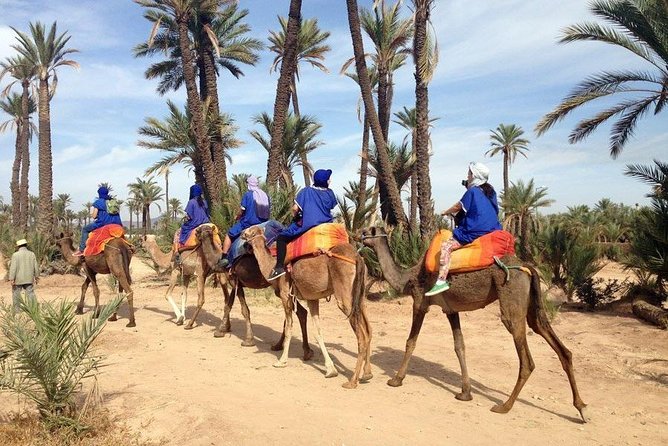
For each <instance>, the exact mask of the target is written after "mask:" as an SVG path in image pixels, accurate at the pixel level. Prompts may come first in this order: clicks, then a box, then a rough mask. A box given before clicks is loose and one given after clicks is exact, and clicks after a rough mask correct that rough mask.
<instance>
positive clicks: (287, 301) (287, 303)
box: [274, 276, 292, 367]
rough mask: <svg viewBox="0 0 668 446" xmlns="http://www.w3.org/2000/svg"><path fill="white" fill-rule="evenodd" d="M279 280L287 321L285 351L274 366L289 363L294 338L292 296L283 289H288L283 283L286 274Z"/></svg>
mask: <svg viewBox="0 0 668 446" xmlns="http://www.w3.org/2000/svg"><path fill="white" fill-rule="evenodd" d="M277 280H279V281H281V283H280V285H279V289H280V290H282V291H281V293H280V298H281V302H282V303H283V312H284V313H285V323H284V324H283V352H282V353H281V357H280V358H279V360H278V361H277V362H275V363H274V367H285V366H287V365H288V355H289V353H290V341H291V340H292V298H291V297H290V295H289V294H288V292H287V291H283V290H287V286H286V285H285V284H284V283H282V281H284V280H286V279H285V276H283V277H280V278H278V279H277Z"/></svg>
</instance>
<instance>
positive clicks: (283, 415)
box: [0, 264, 668, 446]
mask: <svg viewBox="0 0 668 446" xmlns="http://www.w3.org/2000/svg"><path fill="white" fill-rule="evenodd" d="M132 268H133V273H134V276H135V282H136V288H135V290H136V291H135V295H136V298H135V302H136V304H135V305H136V308H137V314H136V318H137V324H138V326H137V328H134V329H128V328H126V327H125V323H126V322H127V310H126V309H125V307H122V309H121V312H120V315H121V316H123V318H122V319H121V320H119V321H118V322H116V323H109V324H108V325H107V328H106V329H105V332H104V333H103V334H102V335H101V337H100V339H99V343H98V344H99V345H98V347H99V351H101V352H102V353H104V354H106V355H107V364H108V366H107V367H105V368H104V369H103V373H102V374H101V375H100V385H101V388H102V390H103V392H104V393H105V397H106V404H107V406H108V407H109V408H111V410H112V411H113V412H114V413H117V414H118V415H119V417H120V418H121V419H125V420H128V421H129V423H130V425H131V426H132V427H133V428H135V429H137V430H141V431H142V432H143V435H145V436H146V437H148V438H154V439H160V438H162V439H165V440H166V443H167V444H174V445H176V444H182V443H185V442H187V443H188V444H189V445H193V446H199V445H226V444H230V445H232V444H234V445H237V444H292V445H311V444H324V445H330V444H331V445H344V444H345V445H357V444H388V445H400V444H474V445H475V444H481V445H482V444H492V443H494V444H495V445H509V446H510V445H513V446H515V445H518V444H520V445H524V444H549V445H562V444H563V445H571V444H572V445H575V444H583V443H585V444H604V445H625V444H629V445H651V444H656V445H659V444H667V443H668V342H667V341H668V332H666V331H661V330H658V329H655V328H653V327H650V326H648V325H645V324H642V323H640V322H639V321H637V320H635V319H632V318H627V317H617V316H610V315H603V314H591V313H578V312H562V313H561V314H560V315H559V316H558V317H557V319H556V320H555V321H554V322H553V326H554V328H555V331H556V332H557V334H558V335H559V336H560V337H561V339H562V341H563V342H564V343H565V344H566V345H567V347H568V348H570V349H571V351H572V352H573V356H574V361H575V368H576V377H577V379H578V384H579V387H580V392H581V394H582V397H583V399H584V400H585V402H587V403H588V404H589V409H590V414H591V416H592V422H591V423H589V424H586V425H583V424H581V423H580V422H579V421H578V416H577V415H578V414H577V411H576V410H575V408H574V407H573V406H572V404H571V395H570V389H569V386H568V381H567V379H566V376H565V374H564V372H563V370H562V369H561V365H560V363H559V361H558V359H557V357H556V354H554V352H553V351H552V350H551V349H550V348H549V346H548V345H547V344H546V343H545V342H544V341H543V339H542V338H540V337H539V336H537V335H534V334H531V335H530V336H529V346H530V349H531V352H532V355H533V358H534V361H535V363H536V370H535V371H534V373H533V374H532V376H531V378H530V379H529V381H528V383H527V385H526V386H525V388H524V390H523V391H522V393H521V395H520V398H519V399H518V401H517V403H516V404H515V407H514V408H513V410H512V411H511V412H510V413H509V414H507V415H498V414H494V413H492V412H490V411H489V409H490V407H492V406H493V405H494V404H496V403H498V402H499V401H501V400H504V399H505V398H506V397H507V395H508V393H509V392H510V390H511V389H512V386H513V385H514V383H515V379H516V376H517V370H518V361H517V357H516V354H515V349H514V346H513V343H512V339H511V337H510V335H509V334H508V332H507V331H506V330H505V328H504V327H503V325H502V324H501V322H500V321H499V319H498V305H491V306H489V307H488V308H486V309H484V310H480V311H477V312H473V313H465V314H462V327H463V330H464V336H465V340H466V348H467V350H466V354H467V360H468V365H469V371H470V374H471V379H472V384H473V394H474V399H473V401H471V402H460V401H457V400H455V399H454V397H453V396H454V394H455V393H456V392H458V391H459V385H460V380H459V366H458V363H457V359H456V356H455V354H454V351H453V346H452V337H451V332H450V329H449V325H448V323H447V319H446V318H445V317H444V315H443V314H442V313H440V311H437V309H433V310H432V311H431V312H430V313H429V314H428V315H427V318H426V321H425V324H424V327H423V330H422V334H421V336H420V339H419V341H418V347H417V349H416V352H415V355H414V356H413V359H412V361H411V364H410V368H409V373H408V376H407V377H406V379H405V380H404V385H403V387H400V388H390V387H388V386H387V385H386V384H385V382H386V381H387V379H388V378H389V377H391V376H392V375H393V374H394V372H395V371H396V369H397V367H398V365H399V363H400V361H401V357H402V354H403V348H404V344H405V340H406V336H407V334H408V330H409V325H410V313H411V302H410V299H407V298H404V299H401V300H395V301H389V302H369V303H368V308H369V315H370V318H371V324H372V326H373V330H374V333H373V334H374V338H373V342H372V348H373V354H372V358H371V360H372V365H373V367H372V370H373V373H374V378H373V380H372V381H371V382H370V383H368V384H362V385H360V386H359V387H358V388H357V389H355V390H345V389H343V388H342V387H341V384H343V383H344V382H346V380H347V377H348V376H350V374H351V369H352V367H353V366H354V363H355V357H356V348H357V347H356V342H355V337H354V335H353V333H352V330H351V329H350V326H349V324H348V323H347V321H346V320H345V319H344V317H343V315H342V314H341V312H340V311H339V310H338V308H337V307H336V304H335V303H334V302H329V303H323V304H322V305H321V313H322V321H323V327H324V330H325V339H326V342H327V345H328V347H329V349H330V353H331V354H332V356H333V358H334V361H335V363H336V365H337V367H338V368H339V370H340V372H341V374H340V375H339V376H338V377H336V378H332V379H325V378H324V374H323V373H324V365H323V360H322V355H321V354H320V352H319V351H317V346H316V345H315V344H314V343H313V342H311V346H312V348H314V349H316V354H315V358H314V360H312V361H310V362H308V363H305V362H303V361H302V360H301V359H300V356H301V345H300V344H301V338H300V336H299V333H298V330H297V333H296V336H295V338H293V342H292V345H291V350H290V361H289V365H288V367H287V368H285V369H276V368H273V367H272V364H273V362H274V361H275V360H276V358H277V353H275V352H271V351H270V350H269V346H270V344H271V343H272V342H274V341H275V340H276V339H277V338H278V336H279V329H280V328H281V324H282V316H281V314H282V310H281V308H280V307H279V304H278V301H277V300H276V299H275V298H267V297H264V295H260V294H257V295H254V293H252V292H251V293H249V294H250V295H251V297H250V298H249V306H250V309H251V315H252V320H253V323H254V330H255V336H256V341H257V345H256V346H255V347H249V348H244V347H241V345H240V343H241V340H242V337H243V331H244V324H243V319H242V317H241V313H240V310H239V307H238V305H236V306H235V308H234V310H233V312H232V316H233V319H232V331H233V333H232V335H231V336H228V337H225V338H222V339H216V338H214V337H213V336H212V332H213V330H214V328H215V326H216V325H217V324H218V323H219V320H220V319H219V318H220V316H221V315H222V302H221V298H220V292H219V291H218V290H214V289H211V288H208V289H207V297H208V299H209V302H207V303H206V304H205V306H204V311H203V313H201V314H200V318H199V325H198V326H196V327H195V329H194V330H192V331H185V330H183V329H182V328H181V327H177V326H175V325H174V321H173V316H172V314H171V311H170V309H169V306H168V304H167V302H166V301H165V300H164V299H163V295H164V292H165V290H166V282H165V281H163V280H158V279H157V278H155V277H154V276H152V274H151V272H150V271H149V270H148V269H146V268H145V267H143V265H141V264H133V267H132ZM80 283H81V279H80V278H78V277H76V276H58V277H56V276H53V277H48V278H45V279H44V280H43V281H42V283H41V284H40V286H39V288H38V296H39V297H40V298H41V299H54V298H58V297H66V298H76V297H77V296H78V292H79V291H78V290H79V286H80ZM102 293H103V300H104V301H106V300H108V298H109V297H110V296H111V293H110V291H109V289H108V288H107V286H106V285H105V284H103V285H102ZM190 294H191V298H190V304H191V305H192V304H194V301H195V291H194V289H191V293H190ZM10 296H11V293H10V291H9V286H8V285H6V284H3V285H2V286H1V287H0V297H1V298H3V299H4V300H5V301H7V300H8V299H10ZM88 302H89V303H90V302H92V295H91V297H90V299H89V300H88ZM191 311H192V306H191ZM14 405H15V398H13V397H11V396H9V395H7V394H0V407H3V410H2V411H3V412H4V411H6V410H11V409H12V408H14Z"/></svg>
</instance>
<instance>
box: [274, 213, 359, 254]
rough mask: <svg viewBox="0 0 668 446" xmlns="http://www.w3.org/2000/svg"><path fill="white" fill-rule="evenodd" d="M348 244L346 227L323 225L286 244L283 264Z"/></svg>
mask: <svg viewBox="0 0 668 446" xmlns="http://www.w3.org/2000/svg"><path fill="white" fill-rule="evenodd" d="M343 243H348V232H346V227H345V226H344V225H342V224H340V223H323V224H321V225H318V226H316V227H315V228H311V229H309V230H308V231H306V232H305V233H304V234H302V235H300V236H299V237H297V238H296V239H294V240H293V241H291V242H290V243H288V247H287V251H286V254H285V263H286V264H287V263H289V262H291V261H292V260H295V259H298V258H299V257H304V256H307V255H310V254H314V253H316V252H318V251H326V250H328V249H330V248H332V247H334V246H336V245H341V244H343ZM275 247H276V245H273V246H272V247H271V248H272V249H271V253H272V255H274V256H275V255H276V250H275Z"/></svg>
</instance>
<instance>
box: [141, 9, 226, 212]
mask: <svg viewBox="0 0 668 446" xmlns="http://www.w3.org/2000/svg"><path fill="white" fill-rule="evenodd" d="M134 1H135V3H137V4H139V5H141V6H143V7H145V8H147V9H148V11H147V12H146V16H150V17H152V18H153V19H154V20H153V21H154V22H155V24H154V25H153V32H152V34H154V33H155V32H157V30H158V29H159V27H160V24H161V23H162V21H163V20H167V21H173V23H175V25H176V31H177V42H178V47H179V52H180V59H181V60H180V62H181V69H182V71H183V83H184V84H185V86H186V102H187V105H188V111H189V112H190V114H191V120H190V128H191V130H192V133H193V136H194V140H195V151H196V153H197V158H196V163H197V164H201V166H202V173H203V176H204V183H203V184H204V188H205V192H206V194H207V195H208V198H209V200H210V201H211V203H212V205H214V206H218V205H219V204H220V200H221V197H222V196H221V184H219V182H217V181H216V179H217V175H216V167H215V164H214V161H213V157H212V154H211V138H210V137H209V134H208V132H207V130H206V123H205V113H204V107H203V104H202V101H201V100H200V97H199V93H198V92H197V74H196V72H195V64H196V58H195V56H194V55H193V51H192V49H191V46H192V42H191V40H190V36H189V23H190V21H191V20H193V18H194V17H196V16H197V15H196V14H197V13H198V11H207V10H208V7H211V8H213V7H214V6H217V4H218V2H217V0H134ZM149 40H150V39H149ZM149 46H150V45H149Z"/></svg>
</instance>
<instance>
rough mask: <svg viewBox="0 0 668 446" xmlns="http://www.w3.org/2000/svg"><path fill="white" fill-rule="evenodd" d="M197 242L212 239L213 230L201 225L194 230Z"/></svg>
mask: <svg viewBox="0 0 668 446" xmlns="http://www.w3.org/2000/svg"><path fill="white" fill-rule="evenodd" d="M195 231H196V234H197V238H198V239H199V240H205V239H210V240H212V239H213V228H212V227H211V226H209V225H202V226H199V227H198V228H197V229H195Z"/></svg>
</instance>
